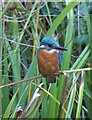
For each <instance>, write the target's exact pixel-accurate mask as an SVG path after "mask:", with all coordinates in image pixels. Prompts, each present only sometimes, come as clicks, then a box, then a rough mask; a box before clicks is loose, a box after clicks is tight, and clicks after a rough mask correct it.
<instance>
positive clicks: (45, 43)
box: [40, 37, 67, 68]
mask: <svg viewBox="0 0 92 120" xmlns="http://www.w3.org/2000/svg"><path fill="white" fill-rule="evenodd" d="M40 49H46V50H48V51H50V50H53V49H55V50H57V51H58V59H59V68H61V66H62V59H63V58H62V57H63V54H62V52H61V51H64V50H67V49H66V48H64V47H62V46H60V45H59V43H58V42H57V41H56V40H55V39H54V38H51V37H44V38H43V39H42V41H41V43H40Z"/></svg>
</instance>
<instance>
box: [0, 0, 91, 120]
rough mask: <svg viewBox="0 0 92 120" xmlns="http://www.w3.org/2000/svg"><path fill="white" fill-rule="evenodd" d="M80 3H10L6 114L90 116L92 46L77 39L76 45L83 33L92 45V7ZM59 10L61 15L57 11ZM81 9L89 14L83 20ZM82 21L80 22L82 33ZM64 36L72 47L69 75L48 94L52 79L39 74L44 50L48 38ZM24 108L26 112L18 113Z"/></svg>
mask: <svg viewBox="0 0 92 120" xmlns="http://www.w3.org/2000/svg"><path fill="white" fill-rule="evenodd" d="M80 2H81V0H80V1H79V2H69V1H68V0H66V2H65V3H54V2H53V3H48V2H47V3H46V2H44V3H41V2H39V3H36V2H34V3H32V2H29V3H25V4H22V3H19V2H15V3H11V2H10V1H9V2H8V3H7V4H6V6H4V9H3V10H2V12H1V15H0V18H2V19H1V20H0V28H2V29H1V31H0V41H1V42H0V116H3V118H9V117H10V118H15V117H18V113H20V116H19V117H22V118H58V119H59V118H71V119H73V118H86V117H87V118H88V117H89V118H90V114H91V112H90V107H89V106H90V102H89V101H91V100H92V98H91V96H90V92H91V90H90V87H89V86H90V80H91V77H90V75H89V74H88V72H87V71H85V70H84V69H83V68H85V67H88V65H89V58H90V53H91V52H90V48H89V42H88V43H87V44H80V42H79V43H78V41H76V42H77V44H76V42H74V41H75V38H76V37H79V33H80V35H81V36H82V35H85V34H87V37H88V39H89V41H90V43H91V28H90V25H91V22H90V19H91V17H90V16H89V12H88V5H87V4H86V3H85V2H84V3H81V4H80ZM78 5H79V7H80V8H81V10H80V11H78V10H79V9H77V7H78ZM81 6H82V7H81ZM54 7H55V8H57V9H54ZM1 9H2V8H1ZM29 9H30V10H29ZM53 10H56V11H54V13H53ZM76 11H78V12H80V14H82V13H81V11H83V12H84V13H83V17H82V18H81V17H80V16H79V17H78V19H77V13H76ZM75 21H77V22H75ZM83 22H85V26H84V27H83V28H86V30H84V33H82V30H81V27H82V25H81V23H83ZM2 23H3V24H2ZM77 23H80V24H79V25H80V28H78V29H77V28H76V25H77V27H79V26H78V24H77ZM63 29H64V30H63ZM78 30H80V31H78ZM62 32H63V33H62ZM58 33H62V34H61V36H60V38H59V42H60V44H61V45H63V46H65V47H66V48H67V49H68V51H67V52H64V55H63V66H62V68H61V69H62V72H63V71H64V70H66V71H67V70H68V72H63V74H60V75H59V77H57V79H56V83H53V84H50V90H49V91H47V83H46V79H45V78H43V77H42V76H40V74H39V71H38V66H37V53H38V47H39V45H40V40H41V39H42V38H43V37H44V36H53V37H55V35H56V34H58ZM79 40H81V39H79ZM80 68H81V69H82V70H80V72H79V71H78V70H77V69H80ZM90 68H91V67H90ZM90 68H89V69H86V70H90ZM74 69H75V72H73V70H74ZM66 73H67V74H66ZM22 80H23V82H21V81H22ZM24 81H26V82H24ZM8 83H10V84H8ZM11 83H15V85H13V86H11ZM17 83H18V84H17ZM4 85H6V86H4ZM6 98H7V100H6ZM20 105H21V106H22V109H21V110H19V111H18V108H19V107H18V106H20Z"/></svg>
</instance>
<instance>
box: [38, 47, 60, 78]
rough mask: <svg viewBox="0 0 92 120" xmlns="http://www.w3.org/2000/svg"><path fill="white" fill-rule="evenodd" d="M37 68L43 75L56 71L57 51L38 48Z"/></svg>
mask: <svg viewBox="0 0 92 120" xmlns="http://www.w3.org/2000/svg"><path fill="white" fill-rule="evenodd" d="M38 68H39V71H40V73H41V74H42V75H43V76H44V77H46V76H47V75H53V73H55V72H58V71H59V64H58V54H57V52H56V51H53V52H49V51H47V50H43V49H42V50H40V51H39V52H38Z"/></svg>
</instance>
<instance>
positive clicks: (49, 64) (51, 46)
mask: <svg viewBox="0 0 92 120" xmlns="http://www.w3.org/2000/svg"><path fill="white" fill-rule="evenodd" d="M63 51H67V49H66V48H64V47H62V46H60V44H59V43H58V41H57V40H56V39H55V38H53V37H44V38H43V39H42V40H41V42H40V47H39V50H38V69H39V72H40V73H41V75H42V76H43V77H45V78H47V82H48V83H53V82H54V80H55V78H56V75H55V74H54V73H57V72H59V70H60V69H61V67H62V60H63Z"/></svg>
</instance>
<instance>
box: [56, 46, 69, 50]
mask: <svg viewBox="0 0 92 120" xmlns="http://www.w3.org/2000/svg"><path fill="white" fill-rule="evenodd" d="M55 49H57V50H62V51H64V50H65V51H67V49H66V48H64V47H62V46H55Z"/></svg>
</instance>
